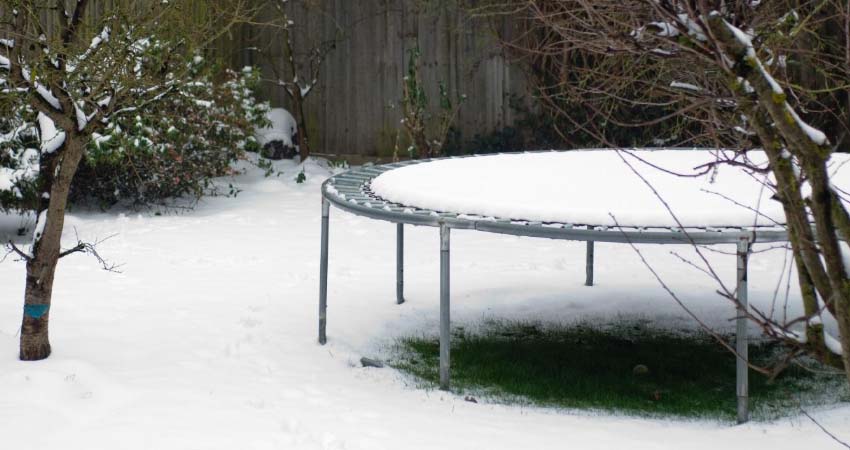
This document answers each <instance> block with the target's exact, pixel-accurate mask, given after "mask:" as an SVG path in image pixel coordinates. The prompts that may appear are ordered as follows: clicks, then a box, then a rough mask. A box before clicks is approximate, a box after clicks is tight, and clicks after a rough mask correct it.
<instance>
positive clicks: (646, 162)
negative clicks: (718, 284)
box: [372, 150, 850, 227]
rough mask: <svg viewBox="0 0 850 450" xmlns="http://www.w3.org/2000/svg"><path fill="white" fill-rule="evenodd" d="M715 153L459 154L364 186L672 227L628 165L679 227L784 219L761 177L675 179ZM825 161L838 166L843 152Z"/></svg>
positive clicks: (555, 216)
mask: <svg viewBox="0 0 850 450" xmlns="http://www.w3.org/2000/svg"><path fill="white" fill-rule="evenodd" d="M722 153H723V154H725V155H726V156H727V157H731V156H732V155H733V153H731V152H722ZM717 155H718V153H717V152H707V151H687V150H656V151H649V150H640V151H622V152H619V154H618V152H615V151H602V152H600V151H573V152H541V153H526V154H503V155H489V156H480V157H473V158H457V159H449V160H439V161H434V162H428V163H423V164H415V165H411V166H407V167H402V168H399V169H394V170H391V171H388V172H385V173H384V174H382V175H380V176H379V177H377V178H376V179H375V180H373V182H372V190H373V191H374V192H375V193H376V194H377V195H379V196H381V197H383V198H384V199H387V200H390V201H393V202H397V203H402V204H405V205H408V206H416V207H420V208H424V209H435V210H438V211H447V212H456V213H466V214H476V215H481V216H494V217H501V218H511V219H522V220H530V221H542V222H562V223H572V224H591V225H603V226H615V225H617V224H619V225H622V226H647V227H649V226H662V227H676V226H678V225H679V224H678V223H677V222H676V221H675V220H674V219H673V217H672V216H671V214H670V211H668V210H667V208H666V207H665V206H664V204H663V203H662V202H661V201H660V200H659V199H658V197H656V195H655V194H653V192H652V190H651V189H650V188H649V187H648V186H646V184H645V183H644V182H643V181H642V180H641V178H640V177H639V176H638V175H636V174H635V173H634V172H633V171H632V169H631V168H630V166H631V167H633V168H634V169H635V170H636V171H637V172H638V173H640V174H641V176H643V177H644V178H645V179H646V180H647V181H648V182H649V183H650V184H651V185H652V186H653V187H654V188H655V189H656V190H657V191H658V192H659V193H660V194H661V196H662V198H663V199H664V201H665V202H667V204H668V205H669V206H670V210H672V212H673V213H674V214H675V215H676V217H677V218H678V220H679V223H680V224H681V225H682V226H686V227H692V226H712V227H723V226H732V227H741V226H753V225H754V224H759V225H773V224H776V223H784V221H785V216H784V212H783V210H782V206H781V205H780V204H779V202H776V201H774V200H772V199H771V195H772V191H771V190H770V189H769V188H766V187H765V185H764V184H763V182H762V181H763V176H761V175H752V174H750V173H747V172H745V171H744V170H743V169H741V168H738V167H733V166H729V165H725V164H723V165H720V166H719V167H718V169H717V171H716V173H715V172H710V173H708V174H705V175H702V176H698V177H696V178H691V177H681V176H678V175H676V174H691V175H693V174H696V173H698V172H701V170H695V169H694V168H696V167H699V166H703V165H705V164H709V163H712V162H714V161H716V159H717ZM748 156H749V158H750V160H751V161H752V162H753V163H755V164H759V165H762V166H763V165H765V164H766V162H767V157H766V155H764V153H763V152H749V153H748ZM833 159H834V160H837V161H845V160H847V159H850V155H844V154H837V155H835V156H833ZM626 162H628V164H626ZM650 164H652V165H654V166H658V167H662V168H664V169H666V170H668V171H671V172H674V174H670V173H665V172H662V171H660V170H656V169H654V168H653V167H652V166H650ZM834 176H835V178H834V179H833V182H834V183H835V184H836V185H837V186H843V187H845V188H850V169H843V168H840V169H838V170H837V172H836V173H835V175H834ZM732 200H734V202H733V201H732ZM736 202H737V203H738V204H735V203H736ZM755 209H758V210H759V214H758V215H757V214H756V213H755V212H754V210H755ZM612 215H613V217H612ZM615 219H616V220H615Z"/></svg>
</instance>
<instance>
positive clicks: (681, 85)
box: [670, 81, 702, 92]
mask: <svg viewBox="0 0 850 450" xmlns="http://www.w3.org/2000/svg"><path fill="white" fill-rule="evenodd" d="M670 87H671V88H673V89H684V90H687V91H694V92H700V91H702V88H701V87H699V86H697V85H695V84H692V83H684V82H681V81H673V82H672V83H670Z"/></svg>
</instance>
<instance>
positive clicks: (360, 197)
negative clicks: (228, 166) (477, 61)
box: [319, 149, 788, 423]
mask: <svg viewBox="0 0 850 450" xmlns="http://www.w3.org/2000/svg"><path fill="white" fill-rule="evenodd" d="M659 150H660V149H659ZM664 150H670V149H664ZM677 150H684V149H677ZM571 151H576V150H571ZM581 151H616V150H615V149H599V150H581ZM526 153H539V152H526ZM487 156H489V155H471V156H459V157H450V158H435V159H426V160H417V161H404V162H397V163H392V164H384V165H373V166H363V167H359V168H356V169H352V170H349V171H347V172H344V173H341V174H339V175H335V176H333V177H331V178H329V179H328V180H326V181H325V182H324V183H323V184H322V221H321V223H322V225H321V227H322V231H321V254H320V256H321V259H320V264H319V343H320V344H322V345H324V344H325V343H326V342H327V305H328V303H327V298H328V256H329V248H328V247H329V242H328V236H329V225H330V224H329V222H330V220H329V216H330V207H331V206H332V205H333V206H335V207H337V208H339V209H341V210H343V211H347V212H349V213H352V214H355V215H358V216H364V217H368V218H371V219H375V220H382V221H387V222H392V223H395V224H396V225H397V228H396V230H397V231H396V303H397V304H402V303H404V225H417V226H429V227H437V228H439V229H440V388H441V389H443V390H448V389H449V385H450V374H451V371H450V354H451V349H450V344H451V333H450V324H451V317H450V309H451V295H450V278H451V272H450V259H451V239H450V238H451V231H452V230H453V229H458V230H477V231H483V232H488V233H497V234H508V235H513V236H529V237H539V238H548V239H559V240H570V241H584V242H587V250H586V266H585V268H586V278H585V285H586V286H592V285H593V265H594V244H595V243H596V242H610V243H627V244H661V245H669V244H678V245H715V244H735V245H736V248H737V250H736V260H737V280H736V282H737V285H736V291H735V292H736V296H737V300H738V308H737V309H738V311H737V316H736V342H735V348H736V353H737V362H736V391H737V399H738V402H737V403H738V406H737V418H738V422H739V423H743V422H746V421H747V420H749V370H748V363H749V356H748V344H749V342H748V335H747V324H748V321H747V312H746V309H747V264H748V259H749V254H750V249H751V246H752V245H753V244H754V243H756V242H759V243H763V242H785V241H788V233H787V231H786V230H785V229H784V228H782V227H779V226H775V225H771V226H758V227H687V228H675V227H611V226H601V225H594V224H569V223H560V222H536V221H528V220H522V219H509V218H498V217H485V216H478V215H472V214H462V213H457V212H446V211H435V210H431V209H424V208H417V207H413V206H409V205H403V204H399V203H394V202H390V201H387V200H385V199H383V198H381V197H380V196H378V195H376V194H375V193H373V192H372V190H371V182H372V180H373V179H375V178H376V177H377V176H379V175H381V174H382V173H384V172H387V171H390V170H393V169H397V168H401V167H405V166H408V165H411V164H423V163H427V162H430V161H434V160H438V159H455V158H477V157H481V158H484V157H487Z"/></svg>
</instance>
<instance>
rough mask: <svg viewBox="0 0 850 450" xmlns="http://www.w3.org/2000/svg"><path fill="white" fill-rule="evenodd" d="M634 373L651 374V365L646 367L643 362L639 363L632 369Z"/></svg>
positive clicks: (639, 374)
mask: <svg viewBox="0 0 850 450" xmlns="http://www.w3.org/2000/svg"><path fill="white" fill-rule="evenodd" d="M632 374H634V375H637V376H641V375H647V374H649V367H646V366H645V365H643V364H638V365H636V366H635V368H634V369H632Z"/></svg>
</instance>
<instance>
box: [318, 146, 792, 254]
mask: <svg viewBox="0 0 850 450" xmlns="http://www.w3.org/2000/svg"><path fill="white" fill-rule="evenodd" d="M614 150H615V149H581V150H548V151H544V152H549V151H614ZM642 150H684V151H699V150H697V149H670V148H663V149H662V148H659V149H642ZM524 153H541V152H524ZM487 156H488V155H468V156H453V157H447V158H433V159H424V160H416V161H404V162H397V163H391V164H383V165H372V166H361V167H359V168H356V169H352V170H348V171H346V172H343V173H341V174H338V175H335V176H332V177H331V178H328V179H327V180H326V181H325V182H324V183H323V184H322V197H323V198H324V199H326V200H327V201H328V202H330V204H332V205H334V206H336V207H337V208H339V209H342V210H344V211H348V212H350V213H352V214H355V215H358V216H364V217H368V218H371V219H375V220H382V221H386V222H392V223H398V224H408V225H419V226H430V227H439V226H441V225H446V226H448V227H449V228H454V229H464V230H477V231H483V232H488V233H498V234H508V235H513V236H529V237H541V238H549V239H562V240H571V241H595V242H614V243H635V244H692V245H710V244H731V243H736V242H739V241H741V240H747V241H749V242H751V243H753V242H784V241H787V240H788V233H787V231H786V230H785V229H784V228H781V227H777V226H761V227H704V228H663V227H651V228H650V227H610V226H600V225H594V224H565V223H543V222H532V221H526V220H522V219H510V218H498V217H481V216H475V215H469V214H464V213H459V212H446V211H435V210H430V209H423V208H418V207H414V206H409V205H403V204H398V203H393V202H389V201H387V200H384V199H382V198H380V197H378V196H377V195H375V194H374V193H372V192H371V188H370V185H371V182H372V180H373V179H375V178H376V177H377V176H378V175H381V174H382V173H384V172H387V171H390V170H393V169H397V168H400V167H405V166H408V165H412V164H422V163H427V162H430V161H435V160H440V159H456V158H476V157H487Z"/></svg>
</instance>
